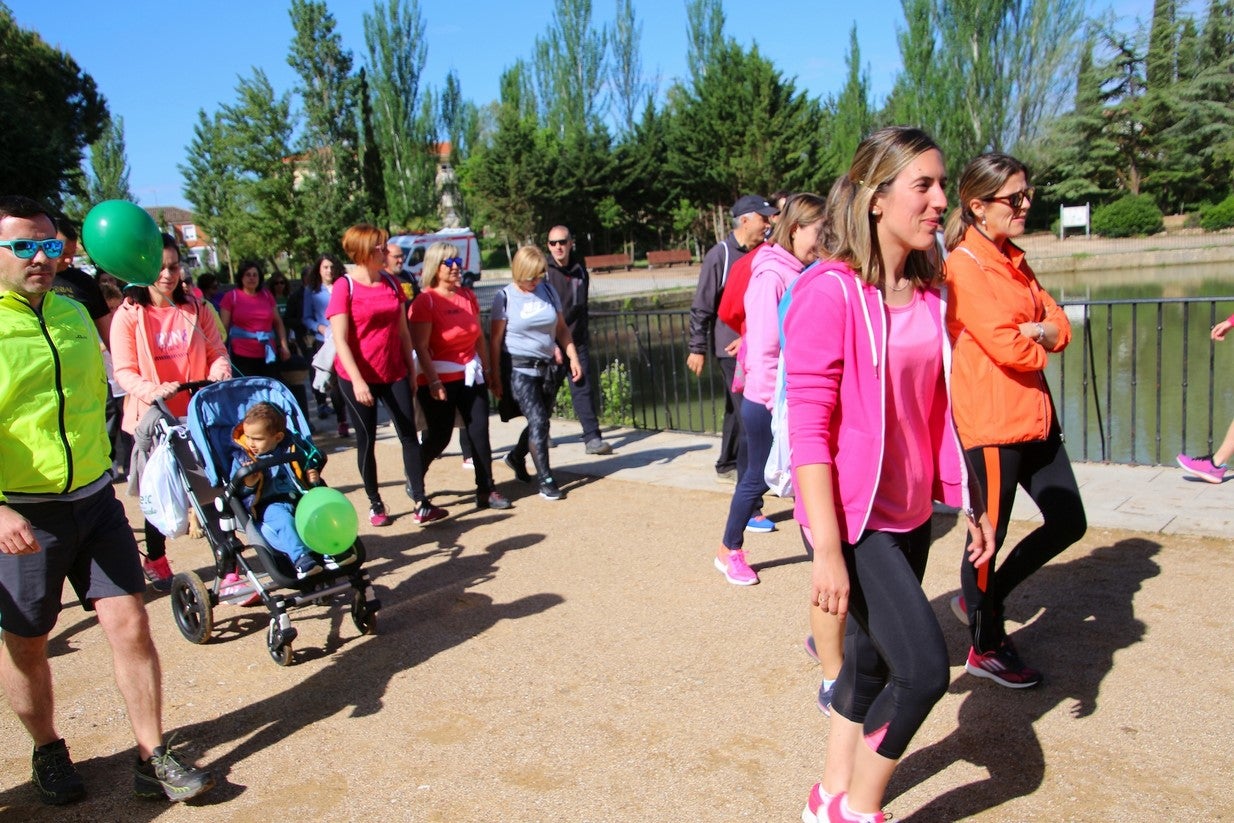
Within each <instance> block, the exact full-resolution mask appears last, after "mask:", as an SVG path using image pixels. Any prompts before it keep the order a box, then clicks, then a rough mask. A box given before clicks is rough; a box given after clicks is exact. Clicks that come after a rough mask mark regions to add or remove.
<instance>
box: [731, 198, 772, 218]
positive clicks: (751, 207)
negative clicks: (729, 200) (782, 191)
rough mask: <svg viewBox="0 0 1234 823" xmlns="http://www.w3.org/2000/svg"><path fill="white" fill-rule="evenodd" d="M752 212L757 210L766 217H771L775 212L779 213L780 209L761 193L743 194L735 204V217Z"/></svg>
mask: <svg viewBox="0 0 1234 823" xmlns="http://www.w3.org/2000/svg"><path fill="white" fill-rule="evenodd" d="M750 212H756V213H758V214H761V215H763V216H764V217H771V215H773V214H779V213H780V210H779V209H777V208H776V207H775V206H774V205H772V204H771V203H769V202H767V198H766V197H763V196H762V195H761V194H743V195H742V196H741V197H740V198H739V199H738V200H737V202H736V203H734V204H733V217H740V216H741V215H743V214H749V213H750Z"/></svg>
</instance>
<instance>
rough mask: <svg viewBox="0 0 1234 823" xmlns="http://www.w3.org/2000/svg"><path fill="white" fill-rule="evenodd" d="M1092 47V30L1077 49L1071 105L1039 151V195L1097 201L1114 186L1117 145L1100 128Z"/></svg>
mask: <svg viewBox="0 0 1234 823" xmlns="http://www.w3.org/2000/svg"><path fill="white" fill-rule="evenodd" d="M1095 47H1096V42H1095V34H1094V33H1090V34H1089V36H1088V37H1087V38H1086V39H1085V43H1084V47H1083V49H1082V51H1081V52H1080V62H1079V67H1078V74H1077V78H1076V92H1075V106H1074V108H1073V109H1072V110H1071V111H1070V112H1068V113H1067V114H1066V115H1064V116H1063V117H1060V118H1058V119H1057V120H1056V121H1055V122H1054V123H1053V125H1052V127H1051V129H1050V131H1049V132H1048V133H1047V135H1046V138H1045V140H1044V141H1043V147H1042V150H1041V151H1040V152H1039V153H1038V154H1039V155H1040V157H1041V162H1040V164H1039V165H1040V168H1039V169H1038V172H1039V173H1038V175H1037V179H1038V181H1039V185H1040V187H1041V190H1042V195H1043V199H1045V200H1049V201H1051V202H1054V203H1084V202H1090V201H1095V202H1100V201H1102V200H1105V199H1107V198H1108V197H1110V196H1111V195H1112V194H1113V193H1114V192H1115V190H1116V189H1117V186H1118V178H1117V175H1116V169H1117V166H1118V147H1117V146H1116V145H1115V143H1114V142H1113V141H1112V140H1111V139H1110V138H1109V136H1108V135H1107V134H1106V133H1105V130H1106V117H1105V96H1104V94H1103V93H1102V79H1103V78H1102V70H1101V68H1100V67H1099V66H1097V65H1096V64H1095V62H1094V49H1095Z"/></svg>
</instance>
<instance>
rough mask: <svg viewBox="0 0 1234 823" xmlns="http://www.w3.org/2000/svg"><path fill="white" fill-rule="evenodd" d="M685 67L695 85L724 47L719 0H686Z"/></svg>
mask: <svg viewBox="0 0 1234 823" xmlns="http://www.w3.org/2000/svg"><path fill="white" fill-rule="evenodd" d="M686 42H687V48H686V66H687V67H688V68H689V70H690V80H691V82H693V83H694V84H695V85H697V84H698V81H699V80H700V79H701V78H702V77H703V75H705V74H706V73H707V70H708V68H709V67H710V66H711V61H712V60H713V59H714V57H715V55H716V54H717V53H718V52H719V51H720V49H722V48H723V47H724V6H723V4H722V3H721V2H720V0H686Z"/></svg>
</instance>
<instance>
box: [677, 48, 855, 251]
mask: <svg viewBox="0 0 1234 823" xmlns="http://www.w3.org/2000/svg"><path fill="white" fill-rule="evenodd" d="M669 105H670V125H669V136H668V143H669V148H668V159H667V165H666V169H665V173H666V174H667V175H668V176H669V178H670V180H671V181H672V185H674V186H675V191H676V197H684V198H686V199H687V200H689V202H691V203H694V204H695V205H697V206H700V207H704V208H707V207H710V208H712V209H713V213H714V214H715V215H717V217H716V230H717V234H719V235H720V236H723V234H722V233H723V232H724V231H727V229H726V227H725V226H726V219H725V218H724V217H723V215H724V214H725V213H726V210H727V209H728V208H729V207H730V206H731V205H732V204H733V202H734V201H735V200H736V199H737V197H739V196H740V195H742V194H745V193H748V192H761V193H763V194H766V193H768V192H771V191H773V190H775V189H778V188H785V189H789V190H793V191H819V190H826V188H827V187H829V186H830V184H831V180H829V179H827V180H824V179H822V178H821V177H820V173H821V174H826V167H825V164H824V163H823V162H822V160H821V158H822V142H821V141H822V137H821V123H822V110H821V107H820V106H819V105H818V103H817V102H816V101H814V100H811V99H808V98H807V97H806V96H805V95H804V94H803V93H801V92H800V91H798V90H797V88H796V87H795V85H794V83H793V81H792V80H785V79H784V78H783V77H782V76H781V74H780V72H779V71H777V70H776V68H775V66H773V65H772V64H771V62H770V61H768V60H766V59H765V58H764V57H762V55H760V54H759V53H758V49H757V47H755V48H753V49H751V50H750V51H746V50H744V49H743V48H742V47H741V46H739V45H738V44H737V43H735V42H732V41H729V42H728V43H725V44H724V46H723V47H721V48H720V49H719V50H718V51H717V52H716V53H715V54H714V55H713V56H712V60H711V63H710V64H709V65H708V67H707V70H706V72H705V73H703V74H702V75H701V76H700V77H699V79H698V80H697V81H696V82H695V83H694V84H693V85H692V86H691V87H690V88H685V87H682V86H680V85H679V86H676V87H674V89H672V90H671V92H670V95H669Z"/></svg>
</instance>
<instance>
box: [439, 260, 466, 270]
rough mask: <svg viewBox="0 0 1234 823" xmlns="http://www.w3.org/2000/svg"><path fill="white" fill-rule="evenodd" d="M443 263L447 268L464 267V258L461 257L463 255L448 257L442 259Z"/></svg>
mask: <svg viewBox="0 0 1234 823" xmlns="http://www.w3.org/2000/svg"><path fill="white" fill-rule="evenodd" d="M441 265H443V266H445V267H446V268H448V269H452V268H454V267H455V266H458V267H459V268H462V266H463V258H461V257H447V258H446V259H445V260H442V261H441Z"/></svg>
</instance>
